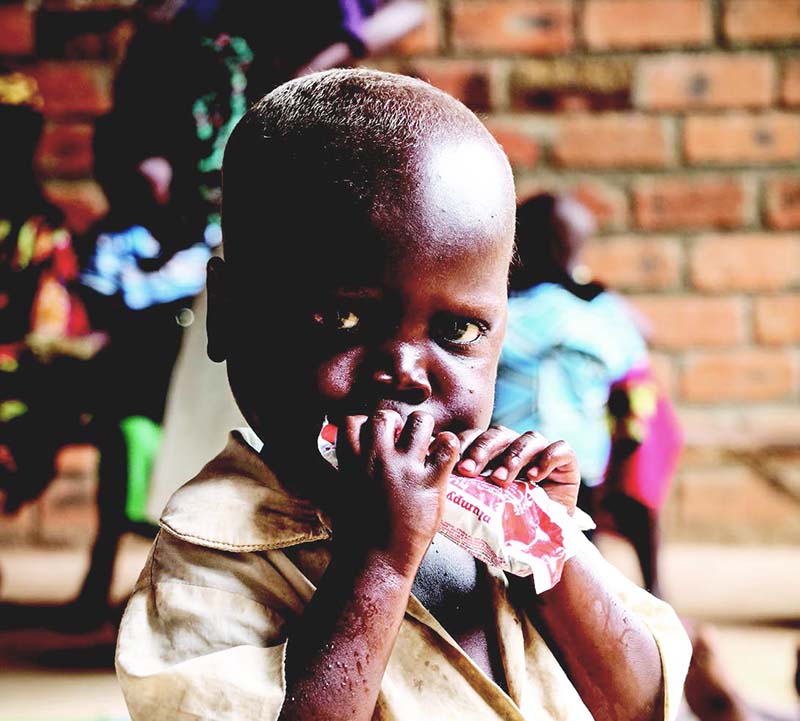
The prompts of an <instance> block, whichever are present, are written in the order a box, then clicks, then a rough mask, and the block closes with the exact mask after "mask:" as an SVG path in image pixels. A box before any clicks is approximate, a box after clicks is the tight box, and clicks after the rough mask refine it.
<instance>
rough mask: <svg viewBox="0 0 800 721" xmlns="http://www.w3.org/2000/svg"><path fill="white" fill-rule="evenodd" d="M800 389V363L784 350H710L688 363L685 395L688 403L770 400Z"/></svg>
mask: <svg viewBox="0 0 800 721" xmlns="http://www.w3.org/2000/svg"><path fill="white" fill-rule="evenodd" d="M796 388H797V363H796V362H795V359H794V358H793V356H792V354H791V353H790V352H788V351H782V350H780V351H779V350H761V349H737V350H731V351H706V352H702V353H695V354H692V356H691V357H689V358H687V359H685V360H684V366H683V372H682V374H681V381H680V391H681V396H682V397H683V398H684V399H686V400H688V401H697V402H717V401H768V400H779V399H784V398H788V397H789V396H790V395H791V394H792V393H793V392H794V391H795V390H796Z"/></svg>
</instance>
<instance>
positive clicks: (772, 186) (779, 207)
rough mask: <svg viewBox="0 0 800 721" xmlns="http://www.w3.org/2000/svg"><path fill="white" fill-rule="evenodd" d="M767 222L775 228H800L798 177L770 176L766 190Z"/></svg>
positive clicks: (799, 187) (799, 186)
mask: <svg viewBox="0 0 800 721" xmlns="http://www.w3.org/2000/svg"><path fill="white" fill-rule="evenodd" d="M766 205H767V222H768V223H769V225H770V227H771V228H776V229H777V230H794V229H797V228H800V178H799V177H797V175H788V176H783V177H777V178H771V179H770V180H769V181H768V182H767V192H766Z"/></svg>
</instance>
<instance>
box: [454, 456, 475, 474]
mask: <svg viewBox="0 0 800 721" xmlns="http://www.w3.org/2000/svg"><path fill="white" fill-rule="evenodd" d="M477 467H478V466H477V464H476V463H475V461H473V460H472V459H471V458H467V459H465V460H463V461H461V463H459V464H458V468H459V470H461V471H463V472H464V473H475V469H476V468H477Z"/></svg>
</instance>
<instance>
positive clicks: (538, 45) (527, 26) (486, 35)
mask: <svg viewBox="0 0 800 721" xmlns="http://www.w3.org/2000/svg"><path fill="white" fill-rule="evenodd" d="M572 13H573V9H572V3H571V2H570V1H569V0H456V2H454V3H453V5H452V37H453V46H454V47H455V48H456V49H458V50H477V51H496V52H497V51H499V52H503V53H533V54H551V53H563V52H566V51H568V50H570V49H572V46H573V43H574V38H573V32H572V23H573V15H572Z"/></svg>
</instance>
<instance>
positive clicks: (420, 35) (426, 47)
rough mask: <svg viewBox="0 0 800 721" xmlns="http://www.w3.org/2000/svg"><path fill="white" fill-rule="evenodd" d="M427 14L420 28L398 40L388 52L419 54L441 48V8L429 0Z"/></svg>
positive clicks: (433, 51)
mask: <svg viewBox="0 0 800 721" xmlns="http://www.w3.org/2000/svg"><path fill="white" fill-rule="evenodd" d="M426 5H427V15H426V16H425V20H424V22H423V23H422V25H420V26H419V27H418V28H415V29H414V30H412V31H411V32H410V33H408V35H406V36H405V37H403V38H401V39H400V40H398V41H397V42H396V43H394V44H393V45H392V46H391V47H390V48H388V49H387V51H386V52H388V53H393V54H397V55H418V54H421V53H435V52H436V51H437V50H438V49H439V19H440V14H439V8H438V6H437V5H436V4H435V3H434V2H433V0H428V2H427V3H426Z"/></svg>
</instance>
